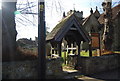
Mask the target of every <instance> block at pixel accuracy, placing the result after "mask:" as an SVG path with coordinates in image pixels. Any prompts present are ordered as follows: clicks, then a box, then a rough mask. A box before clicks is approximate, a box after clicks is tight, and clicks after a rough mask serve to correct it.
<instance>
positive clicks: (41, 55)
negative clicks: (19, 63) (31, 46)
mask: <svg viewBox="0 0 120 81" xmlns="http://www.w3.org/2000/svg"><path fill="white" fill-rule="evenodd" d="M44 7H45V6H44V0H43V2H41V0H38V79H45V77H46V53H45V38H46V37H45V36H46V35H45V31H46V30H45V18H44V17H45V16H44V15H45V10H44V9H45V8H44Z"/></svg>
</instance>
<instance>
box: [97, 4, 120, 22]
mask: <svg viewBox="0 0 120 81" xmlns="http://www.w3.org/2000/svg"><path fill="white" fill-rule="evenodd" d="M119 12H120V4H118V5H117V6H115V7H113V8H112V19H115V18H116V16H117V14H118V13H119ZM98 21H99V22H100V24H103V23H104V13H102V14H101V16H100V17H99V19H98Z"/></svg>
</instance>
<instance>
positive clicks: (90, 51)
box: [89, 43, 92, 57]
mask: <svg viewBox="0 0 120 81" xmlns="http://www.w3.org/2000/svg"><path fill="white" fill-rule="evenodd" d="M89 56H90V57H92V47H91V43H89Z"/></svg>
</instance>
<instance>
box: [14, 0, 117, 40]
mask: <svg viewBox="0 0 120 81" xmlns="http://www.w3.org/2000/svg"><path fill="white" fill-rule="evenodd" d="M18 1H19V0H18ZM33 1H35V2H36V4H37V0H33ZM102 1H104V0H45V21H46V27H48V28H47V30H48V31H49V32H50V31H51V30H52V29H53V28H54V27H55V25H56V24H57V23H58V22H59V21H60V20H61V19H62V15H63V12H65V13H67V12H68V11H69V10H74V9H75V10H76V11H83V17H87V16H89V15H90V8H92V9H93V11H95V9H96V6H97V7H98V10H99V11H100V13H102V12H103V9H102V6H101V4H102ZM113 1H114V2H119V0H113ZM24 2H25V1H24ZM19 3H20V2H19ZM33 10H35V12H37V6H36V8H35V9H33ZM21 15H22V14H17V15H16V18H17V19H16V29H17V32H18V35H17V39H19V38H28V39H30V38H32V40H34V39H35V36H36V37H37V36H38V26H37V20H38V18H37V15H34V16H33V15H22V16H24V17H27V19H29V20H31V21H32V22H34V24H35V25H32V24H30V23H27V24H26V22H27V21H26V19H23V20H22V22H21V23H22V24H21V23H20V21H19V20H18V19H19V18H22V17H21ZM18 21H19V22H18ZM23 24H25V25H23Z"/></svg>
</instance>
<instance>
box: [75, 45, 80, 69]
mask: <svg viewBox="0 0 120 81" xmlns="http://www.w3.org/2000/svg"><path fill="white" fill-rule="evenodd" d="M80 44H81V43H78V44H77V48H78V56H77V63H76V66H75V68H76V69H78V66H79V61H80V51H81V48H80V47H81V45H80Z"/></svg>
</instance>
